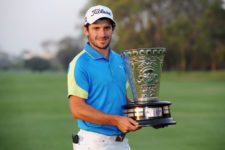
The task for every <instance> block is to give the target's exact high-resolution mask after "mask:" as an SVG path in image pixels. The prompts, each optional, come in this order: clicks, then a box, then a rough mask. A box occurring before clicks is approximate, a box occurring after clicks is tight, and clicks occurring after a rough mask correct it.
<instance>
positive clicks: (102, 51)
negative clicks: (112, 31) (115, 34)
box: [96, 49, 109, 59]
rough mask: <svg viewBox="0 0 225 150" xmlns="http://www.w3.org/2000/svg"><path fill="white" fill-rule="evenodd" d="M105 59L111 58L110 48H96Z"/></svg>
mask: <svg viewBox="0 0 225 150" xmlns="http://www.w3.org/2000/svg"><path fill="white" fill-rule="evenodd" d="M96 50H97V51H98V52H99V53H100V54H101V55H102V56H103V57H104V58H105V59H108V58H109V49H96Z"/></svg>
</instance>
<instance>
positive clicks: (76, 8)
mask: <svg viewBox="0 0 225 150" xmlns="http://www.w3.org/2000/svg"><path fill="white" fill-rule="evenodd" d="M87 2H88V0H0V51H4V52H7V53H9V54H14V55H17V54H20V53H21V52H22V51H24V50H30V51H32V52H34V53H39V52H40V51H42V50H43V48H42V46H41V44H42V42H44V41H46V40H54V41H58V40H60V39H62V38H63V37H65V36H73V37H75V36H76V35H77V34H78V32H79V31H78V30H81V25H82V23H83V21H84V18H83V17H81V16H80V11H81V9H83V8H84V6H85V5H86V4H87ZM77 27H78V28H77ZM79 27H80V28H79Z"/></svg>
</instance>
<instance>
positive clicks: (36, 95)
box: [0, 72, 225, 150]
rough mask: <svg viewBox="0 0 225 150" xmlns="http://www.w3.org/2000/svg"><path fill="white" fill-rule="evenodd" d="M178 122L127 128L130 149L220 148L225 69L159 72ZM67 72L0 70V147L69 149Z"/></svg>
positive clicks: (224, 113)
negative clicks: (128, 129)
mask: <svg viewBox="0 0 225 150" xmlns="http://www.w3.org/2000/svg"><path fill="white" fill-rule="evenodd" d="M161 78H162V80H161V88H160V99H162V100H168V101H171V102H172V103H173V104H172V107H171V109H172V116H173V118H174V119H175V120H176V121H177V125H174V126H170V127H167V128H163V129H158V130H156V129H153V128H150V127H145V128H142V129H141V130H139V131H137V132H132V133H129V134H128V135H127V136H128V138H129V143H130V145H131V147H132V150H223V149H224V147H225V142H224V139H225V129H224V127H225V72H197V73H176V72H171V73H170V72H169V73H162V76H161ZM66 94H67V89H66V74H65V73H50V72H48V73H31V72H0V149H1V150H13V149H17V150H72V143H71V134H72V132H75V131H77V130H78V129H77V127H76V122H75V120H73V119H72V117H71V115H70V111H69V103H68V100H67V98H66Z"/></svg>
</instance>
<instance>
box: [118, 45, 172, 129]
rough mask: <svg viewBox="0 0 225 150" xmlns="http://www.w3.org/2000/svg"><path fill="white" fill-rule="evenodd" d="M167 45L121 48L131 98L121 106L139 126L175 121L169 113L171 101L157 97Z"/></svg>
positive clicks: (164, 124)
mask: <svg viewBox="0 0 225 150" xmlns="http://www.w3.org/2000/svg"><path fill="white" fill-rule="evenodd" d="M165 52H166V49H165V48H161V47H156V48H139V49H130V50H124V51H122V52H121V56H122V58H123V59H124V62H125V69H126V73H127V77H128V80H129V85H130V88H131V92H132V96H133V100H132V101H131V102H129V103H128V104H126V105H124V106H122V107H123V109H124V113H125V115H126V116H128V117H130V118H133V119H135V120H136V121H137V122H138V123H139V125H140V126H142V127H145V126H152V127H165V126H168V125H174V124H176V121H175V120H174V119H173V118H172V117H171V111H170V106H171V102H169V101H162V100H160V99H159V87H160V74H161V72H162V65H163V60H164V56H165Z"/></svg>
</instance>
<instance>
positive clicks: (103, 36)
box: [84, 19, 113, 50]
mask: <svg viewBox="0 0 225 150" xmlns="http://www.w3.org/2000/svg"><path fill="white" fill-rule="evenodd" d="M84 33H85V35H86V36H87V37H88V40H89V42H90V44H91V46H92V47H93V48H95V49H96V50H106V49H107V48H108V47H109V44H110V42H111V39H112V34H113V28H112V25H111V22H110V20H108V19H103V20H97V21H96V22H95V23H93V24H90V25H89V26H88V27H84Z"/></svg>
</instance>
